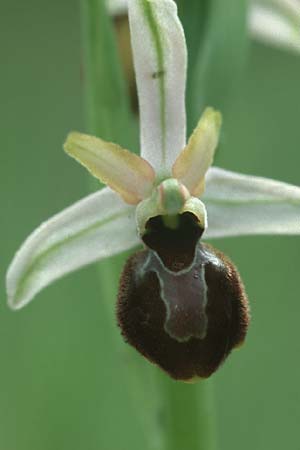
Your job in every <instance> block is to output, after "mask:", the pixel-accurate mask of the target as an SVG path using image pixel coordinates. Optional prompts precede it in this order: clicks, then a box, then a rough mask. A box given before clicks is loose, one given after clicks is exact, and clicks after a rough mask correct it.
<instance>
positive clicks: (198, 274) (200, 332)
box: [140, 251, 208, 342]
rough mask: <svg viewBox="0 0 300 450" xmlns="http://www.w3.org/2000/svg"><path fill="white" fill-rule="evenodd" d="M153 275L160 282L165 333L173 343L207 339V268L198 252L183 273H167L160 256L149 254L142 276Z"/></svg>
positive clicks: (169, 271)
mask: <svg viewBox="0 0 300 450" xmlns="http://www.w3.org/2000/svg"><path fill="white" fill-rule="evenodd" d="M146 272H154V273H155V274H156V275H157V278H158V280H159V284H160V289H161V299H162V300H163V302H164V303H165V306H166V310H167V316H166V320H165V331H166V332H167V333H168V334H169V336H171V337H172V338H173V339H176V340H177V341H179V342H186V341H188V340H189V339H190V338H192V337H194V338H198V339H204V338H205V336H206V332H207V323H208V320H207V315H206V311H205V310H206V305H207V285H206V281H205V267H204V264H202V263H201V258H200V253H199V251H197V252H196V254H195V258H194V261H193V262H192V264H191V265H190V266H189V267H187V268H185V269H184V270H182V271H180V272H173V271H171V270H169V269H167V268H166V267H165V266H164V265H163V263H162V262H161V260H160V259H159V257H158V256H157V254H156V253H155V252H153V251H151V252H149V255H148V258H147V260H146V262H145V264H144V266H143V267H142V268H141V272H140V276H142V277H143V276H144V274H145V273H146Z"/></svg>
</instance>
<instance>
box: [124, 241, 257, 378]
mask: <svg viewBox="0 0 300 450" xmlns="http://www.w3.org/2000/svg"><path fill="white" fill-rule="evenodd" d="M198 249H199V251H200V252H201V255H202V256H201V257H202V263H203V264H204V267H205V281H206V284H207V287H208V304H207V306H206V315H207V318H208V328H207V334H206V337H205V338H204V339H199V338H194V337H192V338H190V339H189V340H188V341H187V342H179V341H177V340H176V339H174V338H172V337H171V336H170V335H169V334H168V333H167V332H166V331H165V321H166V307H165V304H164V302H163V300H162V299H161V296H160V284H159V281H158V278H157V275H156V274H155V273H153V272H151V271H148V272H145V273H144V275H143V277H141V276H140V268H141V267H142V266H143V264H144V263H145V260H146V259H147V257H148V256H149V252H151V250H144V251H140V252H138V253H136V254H135V255H133V256H131V257H130V258H129V259H128V261H127V263H126V266H125V268H124V270H123V274H122V276H121V280H120V289H119V295H118V304H117V319H118V324H119V326H120V328H121V332H122V335H123V336H124V339H125V340H126V342H128V343H129V344H131V345H132V346H133V347H135V348H136V349H137V350H138V351H139V352H140V353H142V354H143V355H144V356H145V357H146V358H148V359H149V360H150V361H152V362H153V363H155V364H157V365H158V366H160V367H161V368H162V369H163V370H164V371H166V372H167V373H168V374H169V375H170V376H171V377H173V378H175V379H179V380H191V379H193V378H195V377H201V378H206V377H209V376H210V375H211V374H212V373H213V372H214V371H215V370H216V369H217V368H218V367H219V366H220V364H221V363H222V362H223V361H224V359H225V358H226V357H227V356H228V354H229V353H230V352H231V350H232V348H234V347H236V346H238V345H240V344H241V343H242V342H243V340H244V338H245V336H246V332H247V327H248V324H249V311H248V301H247V297H246V294H245V291H244V287H243V284H242V282H241V279H240V276H239V274H238V271H237V269H236V268H235V266H234V265H233V264H232V262H231V261H230V260H229V259H228V258H227V257H226V256H225V255H223V254H222V253H221V252H220V251H218V250H215V249H214V248H213V247H211V246H208V245H206V244H198ZM186 295H187V296H188V295H189V286H186ZM184 304H185V298H182V307H183V308H184Z"/></svg>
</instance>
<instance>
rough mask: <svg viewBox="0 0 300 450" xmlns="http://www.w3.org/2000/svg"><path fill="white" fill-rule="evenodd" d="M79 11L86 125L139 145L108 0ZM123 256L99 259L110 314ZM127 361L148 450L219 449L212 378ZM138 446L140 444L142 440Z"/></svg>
mask: <svg viewBox="0 0 300 450" xmlns="http://www.w3.org/2000/svg"><path fill="white" fill-rule="evenodd" d="M81 13H82V24H83V50H84V55H83V56H84V85H85V105H86V117H87V127H88V130H89V131H90V132H92V133H94V134H97V135H99V136H101V137H102V138H104V139H107V140H112V141H115V142H118V143H121V144H122V145H124V146H127V147H129V148H134V147H137V142H138V140H137V134H136V124H135V121H134V120H133V118H132V115H131V112H130V110H129V101H128V95H127V91H126V86H125V83H124V79H123V77H122V71H121V68H120V64H119V61H118V57H117V49H116V45H115V42H114V36H113V30H112V27H111V23H110V20H109V18H108V17H107V15H106V12H105V8H104V1H103V0H82V1H81ZM130 144H132V145H133V147H132V146H130ZM94 187H95V185H94V186H93V188H94ZM123 258H124V257H122V256H121V257H118V258H117V259H114V260H113V261H112V260H110V261H109V262H105V261H104V262H102V263H101V265H100V270H101V272H100V280H101V294H102V297H105V299H106V303H107V304H108V306H109V307H110V312H109V315H110V318H111V319H112V314H113V304H114V301H115V298H112V297H115V294H116V286H117V283H118V276H119V271H120V266H121V261H122V259H123ZM107 339H110V340H111V341H112V342H111V343H113V344H116V343H117V345H116V346H115V348H117V347H118V343H120V340H118V339H119V338H118V336H116V333H115V331H114V329H113V326H112V333H111V336H109V337H108V336H107ZM123 348H125V346H123ZM112 350H113V349H112ZM126 364H127V366H126V367H124V368H123V369H121V370H122V379H123V381H125V380H126V378H127V387H128V388H129V389H131V391H132V398H133V402H135V408H136V410H137V417H136V422H134V421H133V424H132V433H134V432H135V429H134V427H135V426H137V424H138V423H139V424H140V426H142V427H143V429H144V433H145V434H146V439H145V440H146V442H147V447H146V448H145V447H144V448H145V450H215V443H214V436H215V430H214V425H213V423H214V414H213V402H212V396H211V386H210V384H208V383H207V382H203V381H200V382H199V383H197V384H194V385H192V384H191V385H188V384H184V383H180V382H174V381H172V380H171V379H169V378H168V377H167V375H165V374H163V373H160V372H159V370H158V369H156V368H155V367H153V366H151V365H150V364H149V363H148V362H146V361H145V362H144V361H142V359H141V356H139V355H137V354H135V352H134V351H132V350H129V357H128V358H127V363H126ZM120 366H121V363H120ZM136 371H138V377H137V376H136V373H135V375H134V372H136ZM151 380H153V383H152V381H151ZM125 386H126V384H125ZM125 446H126V445H125ZM137 448H141V445H139V444H138V443H137ZM116 450H117V449H116Z"/></svg>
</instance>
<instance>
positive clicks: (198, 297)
mask: <svg viewBox="0 0 300 450" xmlns="http://www.w3.org/2000/svg"><path fill="white" fill-rule="evenodd" d="M129 22H130V32H131V41H132V48H133V56H134V66H135V73H136V81H137V88H138V97H139V107H140V135H141V144H140V148H141V156H138V155H135V154H134V153H132V152H130V151H129V150H125V149H123V148H121V147H120V146H118V145H117V144H114V143H110V142H105V141H103V140H102V139H100V138H97V137H92V136H88V135H85V134H80V133H77V132H72V133H70V135H69V136H68V138H67V140H66V143H65V150H66V152H67V153H68V154H69V155H70V156H72V157H73V158H75V159H76V160H77V161H79V162H80V163H81V164H82V165H83V166H85V167H86V168H87V169H88V171H89V172H90V173H91V174H92V175H93V176H95V177H96V178H98V179H99V180H101V182H104V183H106V184H107V187H105V188H103V189H101V190H99V191H98V192H96V193H93V194H91V195H89V196H88V197H86V198H84V199H82V200H80V201H78V202H77V203H75V204H74V205H72V206H70V207H69V208H67V209H65V210H64V211H62V212H60V213H59V214H57V215H55V216H54V217H52V218H51V219H49V220H48V221H46V222H44V223H43V224H42V225H41V226H40V227H39V228H37V229H36V230H35V231H34V232H33V233H32V234H31V235H30V236H29V237H28V238H27V239H26V241H25V242H24V244H23V245H22V246H21V248H20V249H19V250H18V252H17V253H16V255H15V257H14V259H13V261H12V263H11V265H10V267H9V269H8V272H7V293H8V304H9V306H10V307H11V308H13V309H19V308H21V307H23V306H25V305H26V304H27V303H28V302H29V301H30V300H32V299H33V297H34V296H36V295H37V294H38V292H39V291H40V290H41V289H42V288H44V287H46V286H47V285H49V284H50V283H52V282H53V281H54V280H56V279H58V278H60V277H62V276H64V275H66V274H67V273H70V272H72V271H74V270H76V269H79V268H81V267H83V266H85V265H87V264H90V263H93V262H96V261H99V260H101V259H103V258H108V257H109V256H112V255H115V254H118V253H121V252H124V251H125V250H129V249H133V248H134V247H136V246H138V245H140V244H142V245H143V246H144V250H141V251H138V252H137V253H135V254H133V256H131V257H130V258H129V260H128V261H127V263H126V265H125V268H124V270H123V274H122V276H121V281H120V289H119V296H118V306H117V316H118V323H119V325H120V327H121V331H122V334H123V335H124V338H125V340H127V341H128V342H129V343H130V344H132V345H133V346H134V347H135V348H136V349H137V350H139V351H140V352H141V353H142V354H143V355H145V356H146V357H147V358H148V359H149V360H150V361H152V362H154V363H156V364H158V365H159V366H160V367H161V368H162V369H164V370H165V371H166V372H168V373H169V374H170V375H171V376H172V377H174V378H176V379H182V380H192V379H195V378H197V377H207V376H209V375H210V374H211V373H213V372H214V371H215V370H216V369H217V367H218V366H219V365H220V364H221V362H222V361H223V360H224V359H225V357H226V356H227V355H228V354H229V352H230V351H231V349H232V348H234V347H236V346H238V345H240V344H241V343H242V342H243V340H244V338H245V335H246V331H247V327H248V323H249V314H248V303H247V297H246V294H245V290H244V287H243V284H242V281H241V279H240V277H239V274H238V271H237V269H236V268H235V266H234V265H233V264H232V263H231V261H229V259H228V258H227V257H226V256H225V255H223V254H222V253H221V252H220V251H218V250H215V249H214V248H213V247H212V246H210V245H208V244H204V243H203V239H210V238H214V237H222V236H223V237H224V236H238V235H247V234H248V235H249V234H267V233H268V234H275V233H277V234H300V220H299V219H300V188H298V187H295V186H291V185H288V184H285V183H282V182H279V181H273V180H268V179H265V178H260V177H255V176H247V175H241V174H237V173H234V172H230V171H227V170H223V169H220V168H217V167H211V165H212V162H213V156H214V152H215V149H216V147H217V144H218V138H219V131H220V127H221V114H220V113H219V112H217V111H215V110H214V109H212V108H207V109H206V110H205V111H204V113H203V115H202V117H201V118H200V121H199V123H198V125H197V127H196V129H195V131H194V132H193V134H192V135H191V137H190V138H189V140H188V142H186V113H185V84H186V68H187V51H186V43H185V37H184V32H183V29H182V26H181V23H180V21H179V19H178V16H177V8H176V4H175V3H174V1H173V0H129ZM200 238H201V240H200Z"/></svg>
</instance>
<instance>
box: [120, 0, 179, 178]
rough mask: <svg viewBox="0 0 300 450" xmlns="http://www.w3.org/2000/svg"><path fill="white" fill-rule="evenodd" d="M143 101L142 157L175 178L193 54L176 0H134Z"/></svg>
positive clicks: (135, 49) (131, 14)
mask: <svg viewBox="0 0 300 450" xmlns="http://www.w3.org/2000/svg"><path fill="white" fill-rule="evenodd" d="M128 12H129V24H130V31H131V42H132V49H133V56H134V65H135V72H136V81H137V89H138V97H139V112H140V130H141V155H142V157H143V158H145V159H146V160H147V161H149V162H150V163H151V164H152V166H153V167H154V168H155V170H156V172H157V173H163V174H165V175H167V176H170V169H171V165H172V163H173V162H174V160H175V158H176V157H177V155H178V153H179V152H180V150H181V149H182V148H183V147H184V145H185V139H186V114H185V82H186V65H187V52H186V45H185V38H184V32H183V29H182V25H181V23H180V21H179V19H178V16H177V7H176V4H175V2H174V1H173V0H129V2H128Z"/></svg>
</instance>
